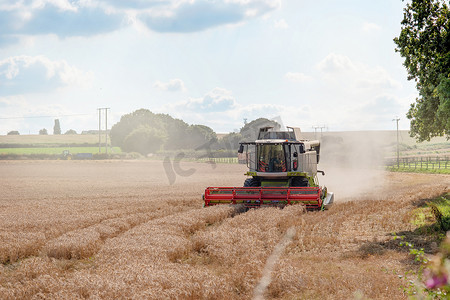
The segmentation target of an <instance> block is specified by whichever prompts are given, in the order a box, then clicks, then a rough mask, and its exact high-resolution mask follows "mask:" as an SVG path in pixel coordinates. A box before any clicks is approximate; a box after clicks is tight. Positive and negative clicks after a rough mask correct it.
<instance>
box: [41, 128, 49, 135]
mask: <svg viewBox="0 0 450 300" xmlns="http://www.w3.org/2000/svg"><path fill="white" fill-rule="evenodd" d="M39 134H40V135H47V134H48V132H47V129H45V128H42V129H41V130H39Z"/></svg>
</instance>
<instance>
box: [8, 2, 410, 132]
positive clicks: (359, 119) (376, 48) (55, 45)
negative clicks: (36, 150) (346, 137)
mask: <svg viewBox="0 0 450 300" xmlns="http://www.w3.org/2000/svg"><path fill="white" fill-rule="evenodd" d="M404 5H405V2H402V1H401V0H380V1H360V0H359V1H358V0H343V1H335V0H323V1H304V0H289V1H288V0H166V1H164V0H128V1H119V0H114V1H111V0H109V1H106V0H78V1H75V0H72V1H70V0H23V1H4V0H0V134H6V133H7V132H8V131H10V130H19V131H20V132H21V133H22V134H28V133H31V134H37V133H38V131H39V129H41V128H47V129H48V130H49V132H52V130H51V129H52V128H53V120H54V119H55V118H59V119H60V123H61V128H62V130H63V132H64V131H66V130H68V129H75V130H77V131H81V130H86V129H95V128H97V127H98V119H97V108H98V107H109V108H110V114H109V116H108V123H109V126H111V124H114V123H116V122H117V121H118V120H119V119H120V116H121V115H123V114H127V113H130V112H132V111H134V110H136V109H140V108H147V109H150V110H151V111H153V112H158V113H167V114H170V115H171V116H173V117H177V118H181V119H183V120H184V121H186V122H188V123H189V124H205V125H208V126H210V127H211V128H213V129H214V130H215V131H216V132H230V131H233V130H236V129H239V128H240V127H242V126H243V120H244V118H245V119H247V120H249V121H250V120H253V119H255V118H258V117H266V118H269V119H270V118H277V117H279V118H281V120H282V121H283V123H284V124H285V125H288V126H297V127H301V128H302V130H304V131H312V130H313V129H312V127H313V126H326V127H327V128H328V130H330V131H343V130H393V129H395V122H393V121H392V119H393V118H394V117H395V116H399V117H400V122H399V126H400V129H408V128H409V121H408V120H407V119H406V117H405V114H406V112H407V110H408V108H409V106H410V103H413V102H414V101H415V98H416V97H417V91H416V89H415V86H414V82H410V81H408V80H407V79H406V78H407V74H406V71H405V69H404V67H403V66H402V62H403V59H402V58H401V57H400V56H399V54H398V53H395V51H394V49H395V45H394V43H393V41H392V39H393V38H394V37H395V36H397V35H398V34H399V32H400V21H401V20H402V17H403V7H404ZM41 116H48V117H43V118H36V117H41ZM23 117H26V118H23Z"/></svg>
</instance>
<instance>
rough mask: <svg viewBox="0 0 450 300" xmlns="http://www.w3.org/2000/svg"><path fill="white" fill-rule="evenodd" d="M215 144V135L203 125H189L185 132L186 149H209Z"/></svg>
mask: <svg viewBox="0 0 450 300" xmlns="http://www.w3.org/2000/svg"><path fill="white" fill-rule="evenodd" d="M215 142H217V135H216V133H215V132H214V131H213V130H212V129H211V128H210V127H208V126H205V125H190V126H189V128H188V130H187V141H186V147H185V148H186V149H196V148H198V147H201V146H207V145H205V144H208V143H209V146H208V147H210V146H211V145H212V144H214V143H215Z"/></svg>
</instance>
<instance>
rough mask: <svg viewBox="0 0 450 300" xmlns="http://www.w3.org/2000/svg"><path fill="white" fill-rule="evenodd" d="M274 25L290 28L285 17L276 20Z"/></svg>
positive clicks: (280, 27)
mask: <svg viewBox="0 0 450 300" xmlns="http://www.w3.org/2000/svg"><path fill="white" fill-rule="evenodd" d="M274 26H275V28H279V29H287V28H289V25H288V23H287V22H286V20H285V19H280V20H276V21H275V24H274Z"/></svg>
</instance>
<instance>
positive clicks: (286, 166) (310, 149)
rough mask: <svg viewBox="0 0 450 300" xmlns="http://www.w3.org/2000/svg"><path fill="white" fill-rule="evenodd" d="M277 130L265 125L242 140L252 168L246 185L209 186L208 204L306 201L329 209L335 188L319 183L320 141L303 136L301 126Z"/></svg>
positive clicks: (241, 150) (310, 206) (309, 206)
mask: <svg viewBox="0 0 450 300" xmlns="http://www.w3.org/2000/svg"><path fill="white" fill-rule="evenodd" d="M288 129H289V130H288V131H275V130H274V129H273V127H264V128H261V129H260V131H259V135H258V139H257V140H256V141H251V142H241V143H240V147H239V150H238V153H240V155H243V154H245V161H246V163H247V167H248V168H249V171H248V172H247V173H246V174H245V175H247V176H248V178H247V179H246V180H245V181H244V187H208V188H207V189H206V190H205V194H204V196H203V197H204V200H205V206H211V205H217V204H243V205H244V206H246V207H248V208H253V207H260V206H277V207H283V206H285V205H290V204H303V205H305V206H306V208H307V209H326V208H327V207H329V206H330V205H331V204H332V203H333V200H334V195H333V193H332V192H328V191H327V189H326V187H323V188H322V187H320V186H319V183H318V179H317V173H322V175H325V172H323V171H318V170H317V164H318V162H319V159H320V142H319V141H316V140H314V141H309V140H303V139H301V138H300V134H301V133H300V129H299V128H294V127H288Z"/></svg>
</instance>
